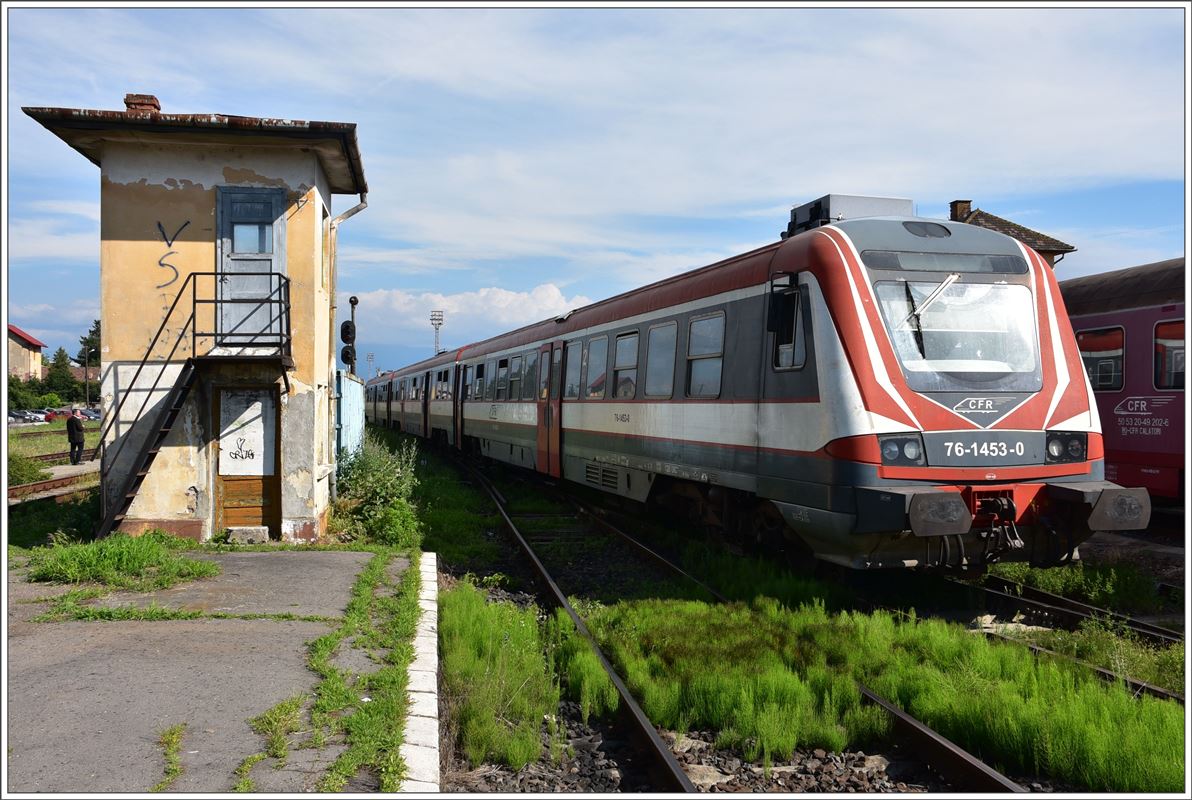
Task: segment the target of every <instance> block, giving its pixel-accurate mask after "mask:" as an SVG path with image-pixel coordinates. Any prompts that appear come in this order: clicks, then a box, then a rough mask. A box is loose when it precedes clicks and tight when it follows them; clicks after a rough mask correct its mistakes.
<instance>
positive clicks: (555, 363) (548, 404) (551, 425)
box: [537, 341, 563, 478]
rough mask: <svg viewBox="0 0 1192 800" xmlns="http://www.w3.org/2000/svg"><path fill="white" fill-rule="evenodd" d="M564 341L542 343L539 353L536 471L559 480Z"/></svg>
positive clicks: (560, 473)
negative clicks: (560, 387) (560, 386)
mask: <svg viewBox="0 0 1192 800" xmlns="http://www.w3.org/2000/svg"><path fill="white" fill-rule="evenodd" d="M562 367H563V342H561V341H557V342H552V343H551V344H544V345H542V347H541V348H539V352H538V395H537V396H538V400H537V403H538V459H537V462H538V471H539V472H545V473H546V474H548V475H552V476H554V477H556V478H559V477H562V470H561V468H560V465H561V458H560V456H561V449H562V443H563V442H562V432H563V426H562V422H563V414H562V399H561V395H562V392H561V391H560V389H559V385H560V381H561V380H562V377H561V376H562Z"/></svg>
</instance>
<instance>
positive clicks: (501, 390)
mask: <svg viewBox="0 0 1192 800" xmlns="http://www.w3.org/2000/svg"><path fill="white" fill-rule="evenodd" d="M508 385H509V359H507V358H502V359H501V360H500V361H498V362H497V399H498V400H504V399H505V389H506V388H507V387H508Z"/></svg>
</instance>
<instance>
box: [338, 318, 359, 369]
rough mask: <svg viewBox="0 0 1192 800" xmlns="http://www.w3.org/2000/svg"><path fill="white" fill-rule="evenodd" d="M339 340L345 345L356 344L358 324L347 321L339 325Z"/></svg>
mask: <svg viewBox="0 0 1192 800" xmlns="http://www.w3.org/2000/svg"><path fill="white" fill-rule="evenodd" d="M339 338H340V341H342V342H343V343H344V344H355V342H356V323H355V322H352V320H350V319H345V320H344V321H343V322H341V323H340V325H339ZM345 361H346V359H345Z"/></svg>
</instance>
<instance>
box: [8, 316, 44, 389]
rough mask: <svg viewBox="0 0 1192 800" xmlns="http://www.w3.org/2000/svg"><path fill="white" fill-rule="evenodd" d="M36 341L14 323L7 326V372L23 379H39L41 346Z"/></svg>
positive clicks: (42, 344)
mask: <svg viewBox="0 0 1192 800" xmlns="http://www.w3.org/2000/svg"><path fill="white" fill-rule="evenodd" d="M45 346H46V344H45V342H42V341H38V340H37V339H35V338H33V337H32V336H30V335H29V334H27V333H25V332H24V331H23V330H21V329H20V328H18V327H17V326H16V325H9V326H8V374H9V375H10V376H11V377H14V378H20V379H21V380H23V381H27V380H29V378H30V377H34V378H38V379H39V380H40V379H41V348H43V347H45Z"/></svg>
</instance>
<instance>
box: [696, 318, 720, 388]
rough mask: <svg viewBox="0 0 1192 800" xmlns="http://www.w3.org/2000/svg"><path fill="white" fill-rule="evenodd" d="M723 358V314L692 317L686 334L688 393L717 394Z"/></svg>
mask: <svg viewBox="0 0 1192 800" xmlns="http://www.w3.org/2000/svg"><path fill="white" fill-rule="evenodd" d="M723 361H724V314H723V313H721V314H717V315H716V316H714V317H703V318H701V319H693V320H691V326H690V328H688V336H687V396H688V397H718V396H719V395H720V367H721V363H722V362H723Z"/></svg>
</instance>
